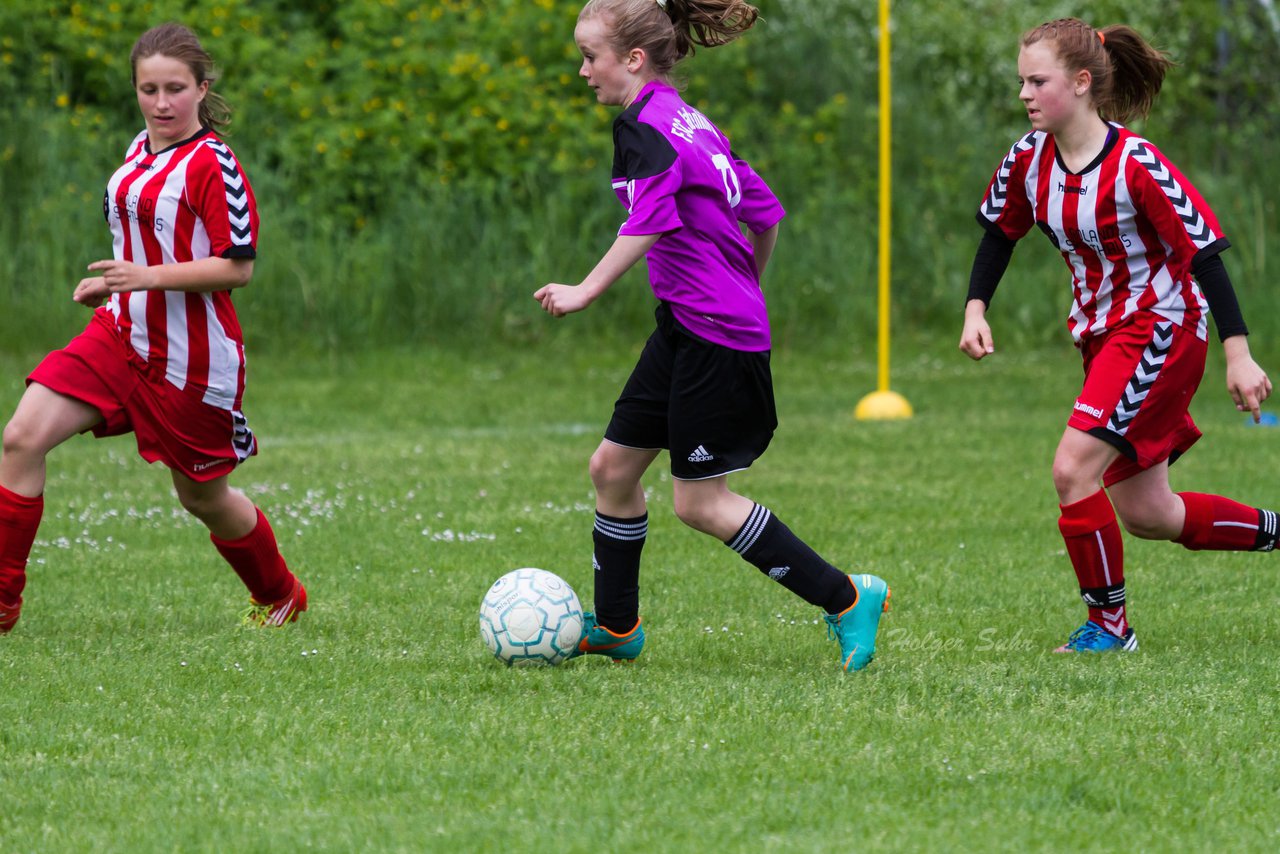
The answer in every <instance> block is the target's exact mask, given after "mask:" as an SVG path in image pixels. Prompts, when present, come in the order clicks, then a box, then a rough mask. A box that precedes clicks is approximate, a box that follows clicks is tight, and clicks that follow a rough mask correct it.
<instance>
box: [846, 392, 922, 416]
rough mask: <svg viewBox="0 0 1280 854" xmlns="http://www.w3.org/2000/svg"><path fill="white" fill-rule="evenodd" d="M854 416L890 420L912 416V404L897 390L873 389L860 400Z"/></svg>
mask: <svg viewBox="0 0 1280 854" xmlns="http://www.w3.org/2000/svg"><path fill="white" fill-rule="evenodd" d="M853 417H854V418H857V419H858V420H859V421H889V420H892V419H895V418H910V417H911V404H909V403H907V399H906V398H905V397H903V396H902V395H900V394H898V393H897V392H896V391H873V392H871V394H869V395H867V396H866V397H864V398H862V400H860V401H858V406H857V408H856V409H854V410H853Z"/></svg>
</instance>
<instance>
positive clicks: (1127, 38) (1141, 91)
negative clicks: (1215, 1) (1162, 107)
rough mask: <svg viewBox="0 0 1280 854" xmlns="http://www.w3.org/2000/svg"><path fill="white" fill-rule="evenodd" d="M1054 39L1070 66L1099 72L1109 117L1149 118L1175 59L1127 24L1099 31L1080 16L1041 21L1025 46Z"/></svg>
mask: <svg viewBox="0 0 1280 854" xmlns="http://www.w3.org/2000/svg"><path fill="white" fill-rule="evenodd" d="M1038 41H1051V42H1053V43H1054V46H1055V48H1056V50H1057V53H1058V59H1059V60H1060V61H1061V62H1062V64H1063V66H1065V67H1066V68H1067V69H1068V71H1080V70H1084V71H1088V72H1089V74H1090V75H1092V77H1093V89H1092V95H1093V105H1094V106H1095V107H1097V108H1098V114H1099V115H1101V116H1102V117H1103V118H1104V119H1109V120H1111V121H1117V122H1124V121H1126V120H1128V119H1129V117H1131V116H1142V117H1145V116H1146V115H1147V113H1149V112H1150V111H1151V104H1152V103H1153V102H1154V101H1155V99H1156V95H1158V94H1159V93H1160V86H1161V84H1162V83H1164V75H1165V72H1166V71H1168V70H1169V69H1170V68H1171V67H1172V66H1173V65H1174V63H1173V60H1171V59H1169V56H1168V55H1167V54H1165V53H1164V52H1162V51H1160V50H1157V49H1156V48H1154V47H1152V46H1151V45H1150V44H1149V43H1148V42H1147V40H1146V39H1144V38H1143V37H1142V36H1141V35H1139V34H1138V33H1137V31H1135V30H1133V29H1132V28H1131V27H1126V26H1125V25H1124V24H1114V25H1112V26H1110V27H1103V28H1102V29H1100V30H1095V29H1094V28H1093V27H1091V26H1089V25H1088V24H1086V23H1085V22H1084V21H1081V20H1080V19H1079V18H1060V19H1058V20H1056V21H1049V22H1048V23H1046V24H1041V25H1040V26H1038V27H1036V28H1035V29H1033V30H1029V31H1028V32H1027V33H1025V34H1024V35H1023V36H1022V46H1023V47H1027V46H1028V45H1032V44H1035V43H1036V42H1038Z"/></svg>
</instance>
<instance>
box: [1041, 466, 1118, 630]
mask: <svg viewBox="0 0 1280 854" xmlns="http://www.w3.org/2000/svg"><path fill="white" fill-rule="evenodd" d="M1059 510H1061V511H1062V516H1061V517H1060V518H1059V519H1058V530H1059V531H1061V532H1062V539H1063V541H1064V542H1065V543H1066V545H1067V556H1068V557H1070V558H1071V568H1072V569H1074V570H1075V571H1076V580H1077V581H1078V582H1079V583H1080V598H1081V599H1083V600H1084V604H1085V606H1086V607H1088V609H1089V619H1090V620H1092V621H1093V622H1094V623H1096V624H1097V625H1099V626H1102V628H1104V629H1106V630H1107V631H1108V632H1110V633H1111V634H1113V635H1115V636H1117V637H1124V633H1125V630H1126V629H1128V628H1129V621H1128V619H1127V617H1126V615H1125V608H1124V542H1123V541H1122V540H1121V539H1120V525H1119V524H1118V523H1117V522H1116V511H1115V509H1114V508H1113V507H1112V506H1111V499H1110V498H1108V497H1107V493H1106V492H1104V491H1103V490H1101V489H1099V490H1098V491H1097V492H1095V493H1093V495H1090V496H1089V497H1088V498H1084V499H1081V500H1080V501H1076V502H1074V503H1072V504H1062V505H1059Z"/></svg>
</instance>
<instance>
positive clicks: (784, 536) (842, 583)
mask: <svg viewBox="0 0 1280 854" xmlns="http://www.w3.org/2000/svg"><path fill="white" fill-rule="evenodd" d="M725 545H726V546H728V547H729V548H731V549H733V550H734V551H735V552H737V553H738V554H740V555H742V558H743V560H745V561H747V562H748V563H750V564H752V565H753V566H755V567H756V568H757V569H759V570H760V571H761V572H763V573H764V574H765V575H767V576H769V577H770V578H772V579H773V580H774V581H776V582H778V583H779V584H781V585H782V586H783V587H785V588H787V589H788V590H790V591H791V592H792V593H794V594H796V595H797V596H799V597H800V598H801V599H803V600H805V601H806V602H808V603H809V604H811V605H817V606H818V607H819V608H822V609H823V610H824V611H826V612H827V613H828V614H839V613H840V612H841V611H843V610H845V609H846V608H848V607H849V606H851V605H852V604H853V603H854V602H856V601H857V599H858V593H857V591H856V590H855V589H854V586H853V585H852V584H850V583H849V576H847V575H845V574H844V573H843V572H841V571H840V570H838V569H836V568H835V567H834V566H832V565H831V564H829V563H827V562H826V561H825V560H823V559H822V558H821V557H820V556H819V555H818V553H817V552H815V551H814V550H813V549H811V548H809V546H807V545H805V543H804V542H803V541H802V540H801V539H800V538H799V537H797V536H796V535H795V534H793V533H791V529H790V528H788V527H787V526H786V525H784V524H782V520H780V519H779V518H778V517H777V516H774V515H773V514H772V513H770V512H769V510H768V508H766V507H762V506H760V505H759V504H757V505H755V506H754V507H752V508H751V514H750V515H749V516H747V521H746V522H744V523H743V524H742V528H741V530H739V531H738V533H737V534H735V535H734V537H733V539H732V540H729V541H728V542H726V543H725Z"/></svg>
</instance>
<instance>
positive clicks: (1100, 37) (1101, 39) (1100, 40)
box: [658, 0, 1107, 45]
mask: <svg viewBox="0 0 1280 854" xmlns="http://www.w3.org/2000/svg"><path fill="white" fill-rule="evenodd" d="M658 5H659V6H662V7H663V8H664V9H665V8H666V4H665V3H664V2H663V0H658ZM1094 32H1095V33H1097V34H1098V44H1100V45H1105V44H1106V43H1107V37H1106V35H1105V34H1104V33H1103V32H1102V30H1094Z"/></svg>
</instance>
